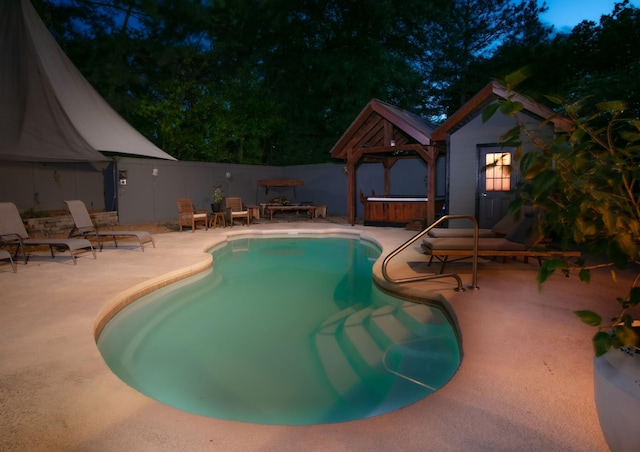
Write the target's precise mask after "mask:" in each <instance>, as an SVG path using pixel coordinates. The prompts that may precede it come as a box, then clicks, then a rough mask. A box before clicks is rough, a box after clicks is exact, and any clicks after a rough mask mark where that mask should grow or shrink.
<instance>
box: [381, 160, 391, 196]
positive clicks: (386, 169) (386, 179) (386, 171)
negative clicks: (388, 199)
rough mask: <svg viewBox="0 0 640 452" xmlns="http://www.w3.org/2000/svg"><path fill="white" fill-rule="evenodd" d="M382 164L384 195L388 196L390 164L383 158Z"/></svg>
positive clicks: (389, 189) (389, 192)
mask: <svg viewBox="0 0 640 452" xmlns="http://www.w3.org/2000/svg"><path fill="white" fill-rule="evenodd" d="M382 165H383V166H384V195H385V196H389V195H390V194H391V165H393V163H392V164H391V165H390V164H389V161H388V160H385V161H384V162H383V164H382Z"/></svg>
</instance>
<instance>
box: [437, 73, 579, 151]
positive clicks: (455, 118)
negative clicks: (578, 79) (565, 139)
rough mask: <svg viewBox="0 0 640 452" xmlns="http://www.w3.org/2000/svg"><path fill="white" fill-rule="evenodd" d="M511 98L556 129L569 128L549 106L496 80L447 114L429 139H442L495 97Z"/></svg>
mask: <svg viewBox="0 0 640 452" xmlns="http://www.w3.org/2000/svg"><path fill="white" fill-rule="evenodd" d="M498 98H502V99H509V98H510V99H511V100H513V101H516V102H520V103H521V104H522V105H523V106H524V109H525V111H527V112H529V113H531V114H534V115H535V116H538V117H540V118H542V119H548V120H550V121H551V122H552V123H553V125H554V128H555V130H556V131H566V130H569V129H570V128H571V122H570V121H568V120H567V119H566V118H561V117H559V116H558V115H557V114H556V113H555V112H554V111H553V110H551V109H550V108H548V107H546V106H544V105H542V104H540V103H538V102H536V101H534V100H531V99H530V98H528V97H526V96H524V95H522V94H519V93H517V92H515V91H513V90H510V89H509V88H507V87H505V86H504V85H502V84H500V83H497V82H489V83H488V84H487V85H486V86H485V87H484V88H482V89H481V90H480V91H478V93H477V94H476V95H475V96H473V97H472V98H471V99H469V101H468V102H467V103H465V104H464V105H463V106H462V107H460V108H459V109H458V110H457V111H456V112H455V113H454V114H452V115H451V116H449V118H447V120H446V121H445V122H443V123H442V124H441V125H440V126H439V127H438V128H437V129H436V130H434V131H433V133H432V135H431V139H432V140H433V141H444V140H445V139H446V138H447V135H449V134H451V133H453V132H455V131H456V130H458V129H459V128H460V127H462V126H463V125H465V124H466V123H468V122H469V121H471V120H472V119H473V118H475V117H476V116H477V115H479V114H481V113H482V110H484V108H485V107H486V106H487V105H489V104H491V103H492V102H494V101H495V100H496V99H498Z"/></svg>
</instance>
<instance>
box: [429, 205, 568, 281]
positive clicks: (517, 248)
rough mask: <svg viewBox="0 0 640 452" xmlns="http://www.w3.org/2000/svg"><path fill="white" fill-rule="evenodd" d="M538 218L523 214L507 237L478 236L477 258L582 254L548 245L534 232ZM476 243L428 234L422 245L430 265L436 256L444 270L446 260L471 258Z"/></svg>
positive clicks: (526, 258)
mask: <svg viewBox="0 0 640 452" xmlns="http://www.w3.org/2000/svg"><path fill="white" fill-rule="evenodd" d="M535 221H536V218H535V216H533V215H528V216H524V217H523V218H522V219H521V220H520V221H518V222H517V224H516V225H515V226H514V227H513V228H512V229H511V230H510V231H509V232H508V233H507V235H505V236H504V237H479V238H478V257H503V258H507V257H522V258H523V259H524V260H525V262H527V261H528V258H529V257H535V258H537V259H538V262H541V261H542V259H544V258H548V257H553V256H563V257H580V252H579V251H565V250H558V249H554V248H551V247H550V246H548V245H547V244H546V243H545V242H544V240H543V239H542V238H541V237H539V236H537V235H536V234H535V233H534V232H533V226H534V224H535ZM473 245H474V238H473V237H428V234H427V236H426V237H423V238H422V244H421V245H420V246H421V248H422V250H423V251H424V253H425V254H427V255H428V256H430V259H429V265H430V264H431V262H432V261H433V259H434V258H436V259H438V260H439V261H440V262H441V263H442V266H441V267H440V273H442V272H443V271H444V267H445V265H446V264H447V262H453V261H455V260H460V259H467V258H469V257H472V256H473ZM451 258H454V259H451Z"/></svg>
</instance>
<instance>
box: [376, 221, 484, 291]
mask: <svg viewBox="0 0 640 452" xmlns="http://www.w3.org/2000/svg"><path fill="white" fill-rule="evenodd" d="M447 220H470V221H471V223H473V272H472V274H473V276H472V281H471V286H469V288H470V289H474V290H477V289H478V222H477V221H476V219H475V218H474V217H472V216H470V215H445V216H443V217H441V218H439V219H438V220H436V221H434V222H433V223H431V224H430V225H429V226H428V227H427V228H426V229H425V230H423V231H421V232H419V233H418V234H416V235H414V236H413V237H412V238H410V239H409V240H407V241H406V242H404V243H403V244H402V245H400V246H399V247H398V248H396V249H395V250H393V251H392V252H391V253H389V255H388V256H387V257H385V258H384V260H383V261H382V276H383V277H384V279H385V280H386V281H388V282H390V283H394V284H402V283H407V282H413V281H425V280H429V279H440V278H454V279H455V280H456V281H457V282H458V287H457V288H456V289H455V290H464V289H463V288H462V280H461V279H460V276H459V275H458V274H457V273H441V274H437V275H436V274H434V275H426V276H424V275H423V276H411V277H409V278H392V277H390V276H389V273H388V272H387V266H388V265H389V262H390V261H391V259H393V258H394V257H395V256H397V255H398V254H400V253H401V252H402V251H404V250H405V249H407V248H408V247H409V246H410V245H411V244H412V243H414V242H415V241H416V240H419V239H420V238H422V237H423V236H424V235H425V234H427V233H428V232H429V231H430V230H431V229H433V228H435V227H436V226H438V225H439V224H440V223H442V222H444V221H447Z"/></svg>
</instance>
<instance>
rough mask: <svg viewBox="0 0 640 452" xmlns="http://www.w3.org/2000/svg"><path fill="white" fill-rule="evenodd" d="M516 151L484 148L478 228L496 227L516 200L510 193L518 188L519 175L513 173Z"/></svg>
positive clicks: (479, 187)
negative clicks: (516, 182) (516, 186)
mask: <svg viewBox="0 0 640 452" xmlns="http://www.w3.org/2000/svg"><path fill="white" fill-rule="evenodd" d="M513 153H514V149H510V148H502V147H480V148H479V153H478V156H479V162H478V163H479V165H478V166H479V167H480V175H479V177H478V185H479V186H478V191H477V192H478V194H479V200H478V225H479V226H480V227H481V228H492V227H493V226H494V225H495V224H496V223H497V222H498V221H500V220H501V219H502V217H504V216H505V215H506V214H507V213H508V209H509V204H510V203H511V201H512V200H513V195H512V194H511V192H510V190H511V189H512V188H513V187H515V180H514V179H515V174H516V173H515V172H512V167H511V165H512V163H513Z"/></svg>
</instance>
